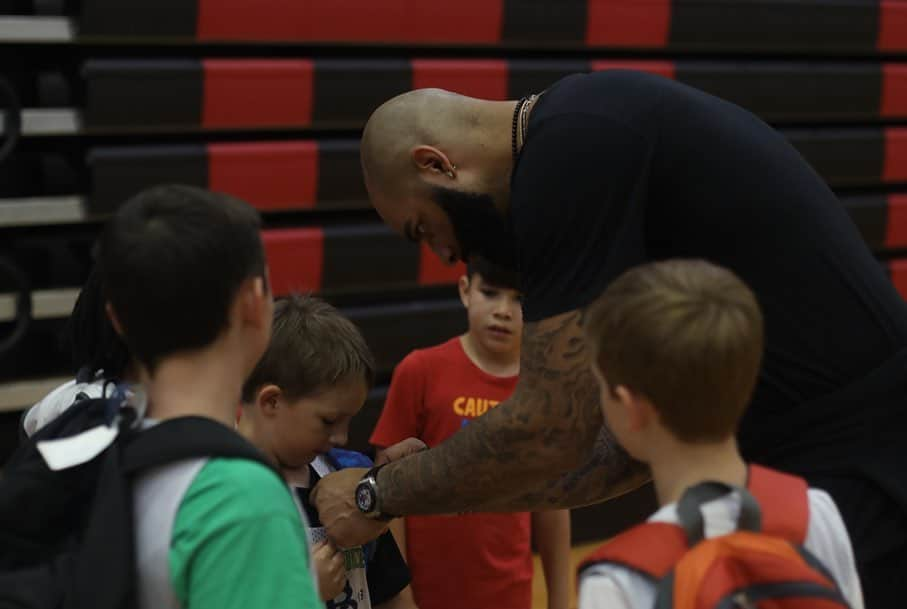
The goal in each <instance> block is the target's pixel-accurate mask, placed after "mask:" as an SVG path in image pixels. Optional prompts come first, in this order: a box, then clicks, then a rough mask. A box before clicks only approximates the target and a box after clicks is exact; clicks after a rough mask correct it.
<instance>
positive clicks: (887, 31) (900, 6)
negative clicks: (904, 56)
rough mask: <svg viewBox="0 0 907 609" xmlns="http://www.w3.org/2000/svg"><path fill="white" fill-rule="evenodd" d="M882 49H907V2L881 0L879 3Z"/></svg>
mask: <svg viewBox="0 0 907 609" xmlns="http://www.w3.org/2000/svg"><path fill="white" fill-rule="evenodd" d="M878 48H879V50H880V51H907V2H904V0H881V2H880V3H879V40H878Z"/></svg>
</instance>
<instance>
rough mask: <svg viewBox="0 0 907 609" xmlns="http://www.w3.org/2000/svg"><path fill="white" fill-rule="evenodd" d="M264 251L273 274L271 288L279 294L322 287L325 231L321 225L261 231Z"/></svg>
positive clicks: (314, 289) (316, 289)
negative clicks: (318, 226) (319, 226)
mask: <svg viewBox="0 0 907 609" xmlns="http://www.w3.org/2000/svg"><path fill="white" fill-rule="evenodd" d="M262 240H263V242H264V246H265V255H266V256H267V257H268V269H269V270H270V275H271V286H272V287H271V289H272V291H273V292H274V294H275V295H277V296H282V295H285V294H288V293H290V292H293V291H300V292H309V291H318V290H319V289H320V288H321V269H322V260H323V257H324V233H323V231H322V229H320V228H288V229H274V230H265V231H262Z"/></svg>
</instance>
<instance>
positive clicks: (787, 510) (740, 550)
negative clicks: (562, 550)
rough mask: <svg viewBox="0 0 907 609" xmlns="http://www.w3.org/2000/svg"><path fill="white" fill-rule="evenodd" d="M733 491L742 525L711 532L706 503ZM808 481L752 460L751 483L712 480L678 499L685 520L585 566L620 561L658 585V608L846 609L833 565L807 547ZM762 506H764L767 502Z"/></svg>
mask: <svg viewBox="0 0 907 609" xmlns="http://www.w3.org/2000/svg"><path fill="white" fill-rule="evenodd" d="M732 490H737V491H739V492H740V494H741V497H742V502H741V508H740V517H739V519H738V522H737V529H736V530H735V531H734V532H732V533H729V534H728V535H722V536H719V537H712V538H709V539H705V535H704V530H705V523H704V521H703V516H702V512H701V510H700V506H701V505H702V504H703V503H705V502H707V501H711V500H714V499H717V498H719V497H721V496H723V495H726V494H727V493H729V492H731V491H732ZM807 490H808V487H807V485H806V481H804V480H803V479H802V478H797V477H795V476H790V475H788V474H783V473H781V472H777V471H774V470H770V469H767V468H764V467H759V466H750V468H749V475H748V483H747V488H746V489H741V488H735V487H730V486H728V485H725V484H720V483H716V482H706V483H703V484H699V485H696V486H694V487H692V488H689V489H687V491H686V492H685V493H684V494H683V497H681V499H680V501H679V502H678V504H677V514H678V518H679V520H680V524H679V525H675V524H670V523H666V522H647V523H644V524H640V525H638V526H636V527H633V528H632V529H630V530H628V531H626V532H625V533H623V534H621V535H618V536H617V537H616V538H614V539H613V540H611V541H610V542H607V543H605V544H604V545H602V546H601V547H600V548H598V549H597V550H596V551H595V552H593V553H592V554H591V555H590V556H589V557H587V558H586V559H585V560H584V561H583V563H582V564H581V565H580V567H579V572H580V574H582V572H583V571H584V570H585V569H588V568H589V567H592V566H594V565H599V564H615V565H620V566H622V567H624V568H627V569H630V570H632V571H634V572H636V573H639V574H641V575H643V576H646V577H647V578H649V579H650V580H651V581H652V582H653V583H655V584H656V586H657V588H658V589H657V593H656V600H655V609H670V608H674V609H843V608H845V607H848V604H847V602H846V601H845V600H844V598H843V596H842V595H841V592H840V590H839V589H838V586H837V584H836V583H835V581H834V579H833V578H832V576H831V575H830V574H829V573H828V570H827V569H826V568H825V567H824V566H822V564H821V563H820V562H819V561H818V560H817V559H816V558H815V557H814V556H812V555H811V554H810V553H809V552H808V551H807V550H806V549H805V548H803V547H802V546H803V542H804V541H805V539H806V531H807V527H808V523H809V498H808V495H807ZM760 508H761V509H760Z"/></svg>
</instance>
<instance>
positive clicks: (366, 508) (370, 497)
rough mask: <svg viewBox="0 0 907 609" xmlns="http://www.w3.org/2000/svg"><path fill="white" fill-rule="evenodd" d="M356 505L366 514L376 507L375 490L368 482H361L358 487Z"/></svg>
mask: <svg viewBox="0 0 907 609" xmlns="http://www.w3.org/2000/svg"><path fill="white" fill-rule="evenodd" d="M356 506H357V507H358V508H359V511H361V512H365V513H366V514H368V513H369V512H371V511H372V510H374V509H375V492H374V491H373V490H372V488H371V487H370V486H369V485H368V483H367V482H361V483H360V484H359V486H358V487H357V488H356Z"/></svg>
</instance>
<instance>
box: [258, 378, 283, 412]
mask: <svg viewBox="0 0 907 609" xmlns="http://www.w3.org/2000/svg"><path fill="white" fill-rule="evenodd" d="M282 398H283V392H282V391H281V390H280V387H278V386H277V385H263V386H262V387H261V388H259V390H258V392H257V393H256V394H255V406H256V407H257V408H258V410H259V412H261V414H262V415H263V416H264V417H266V418H272V417H275V416H277V412H278V410H279V407H280V402H281V399H282Z"/></svg>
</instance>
